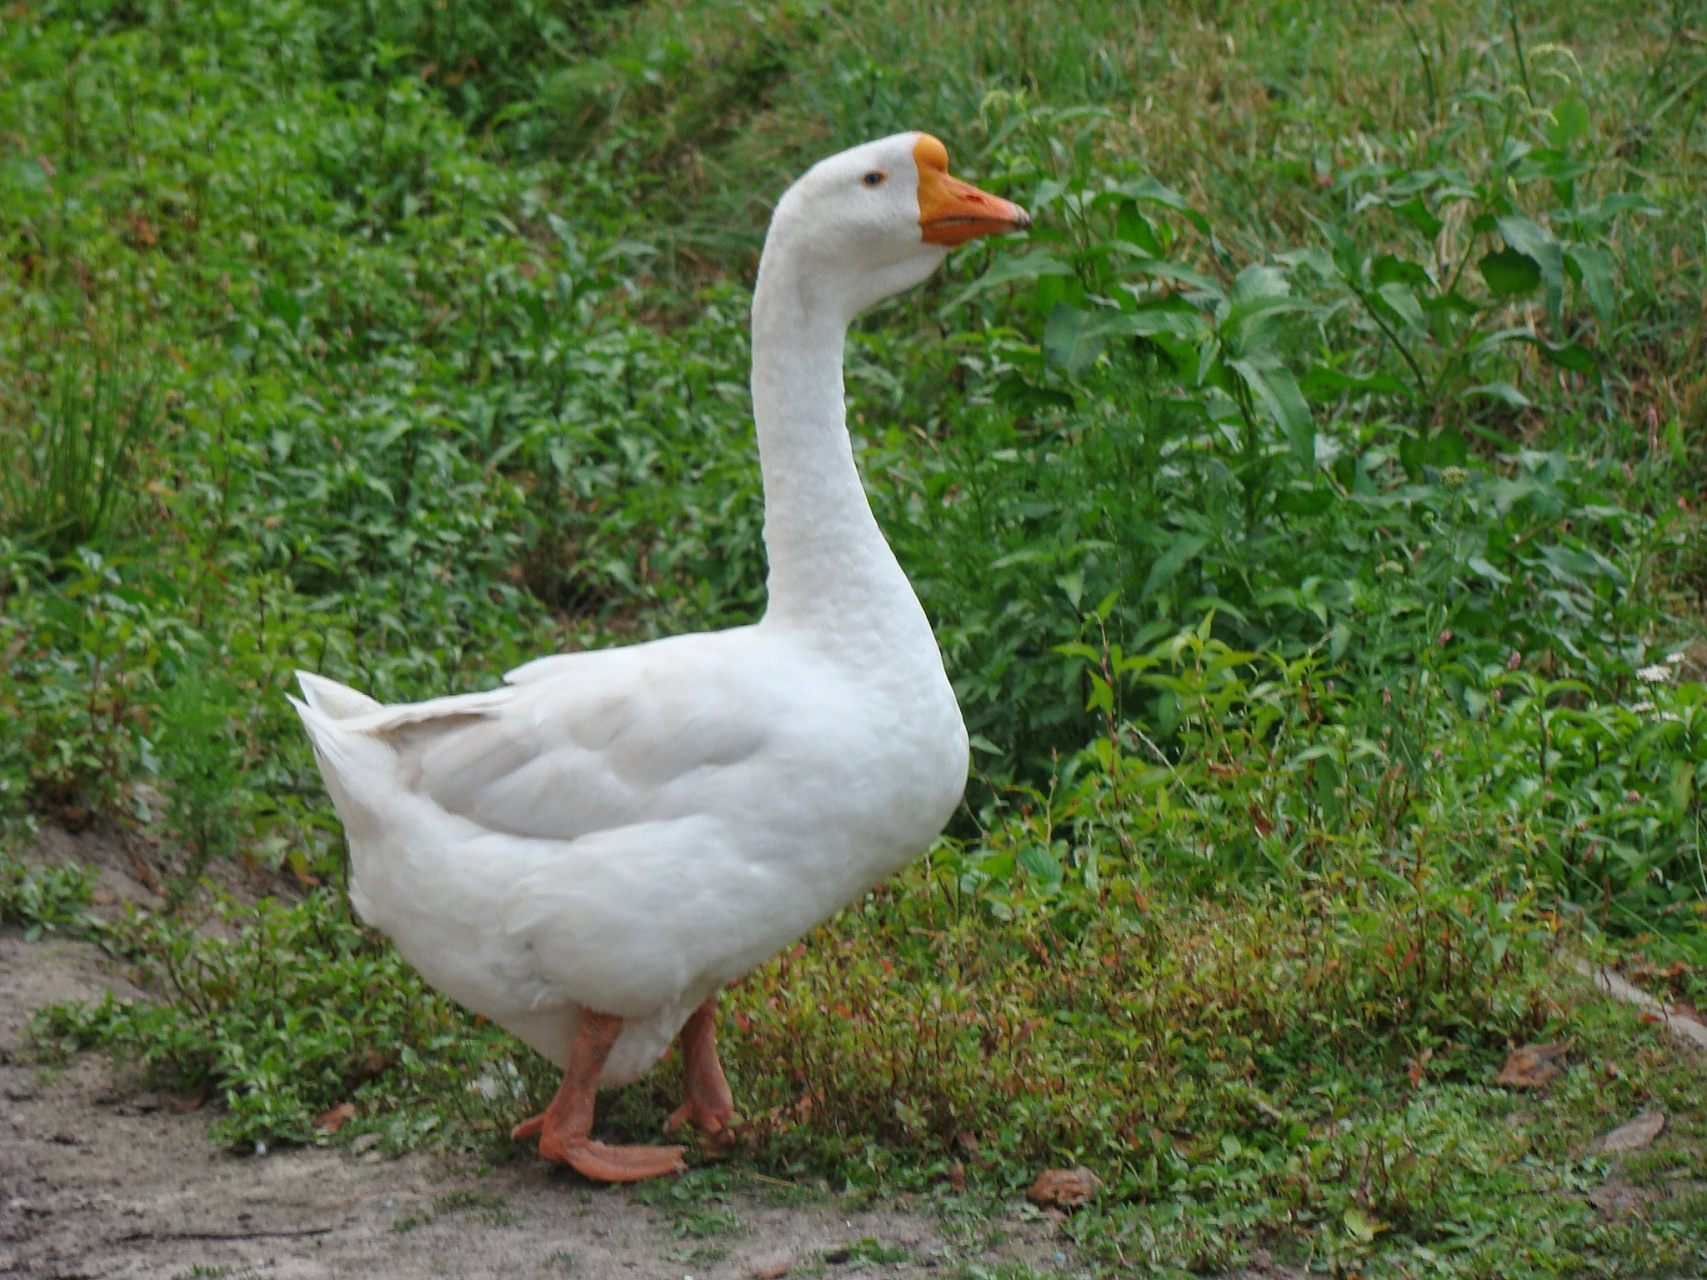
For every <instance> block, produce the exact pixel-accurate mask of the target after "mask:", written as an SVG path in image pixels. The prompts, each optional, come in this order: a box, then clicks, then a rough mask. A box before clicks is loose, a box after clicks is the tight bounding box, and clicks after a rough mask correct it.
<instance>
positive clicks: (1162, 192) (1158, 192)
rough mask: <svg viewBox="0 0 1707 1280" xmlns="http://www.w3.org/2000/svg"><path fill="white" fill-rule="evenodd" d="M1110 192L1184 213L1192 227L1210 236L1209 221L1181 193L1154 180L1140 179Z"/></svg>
mask: <svg viewBox="0 0 1707 1280" xmlns="http://www.w3.org/2000/svg"><path fill="white" fill-rule="evenodd" d="M1110 190H1111V191H1116V192H1119V193H1120V194H1121V195H1123V196H1127V197H1130V198H1131V199H1133V200H1145V201H1148V202H1149V203H1151V204H1159V205H1163V206H1165V207H1166V208H1169V209H1172V210H1173V211H1174V212H1176V213H1183V214H1184V215H1185V216H1186V218H1187V219H1188V220H1189V221H1190V222H1191V225H1192V226H1194V227H1196V228H1197V229H1198V230H1199V231H1201V232H1202V233H1203V234H1204V235H1208V234H1209V219H1208V218H1206V217H1204V216H1203V215H1202V214H1201V213H1199V212H1198V211H1197V210H1196V209H1193V208H1192V207H1191V205H1189V204H1188V203H1186V199H1185V197H1184V196H1182V195H1181V194H1180V193H1179V192H1177V191H1175V190H1173V189H1172V188H1171V187H1164V186H1163V185H1162V184H1161V183H1159V182H1157V181H1156V180H1155V179H1154V178H1140V179H1139V180H1138V181H1136V182H1123V183H1121V184H1120V185H1119V186H1115V187H1111V188H1110Z"/></svg>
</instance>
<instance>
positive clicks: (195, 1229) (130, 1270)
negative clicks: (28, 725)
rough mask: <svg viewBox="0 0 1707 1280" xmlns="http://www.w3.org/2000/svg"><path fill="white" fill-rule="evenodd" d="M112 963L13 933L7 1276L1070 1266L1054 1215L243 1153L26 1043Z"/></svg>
mask: <svg viewBox="0 0 1707 1280" xmlns="http://www.w3.org/2000/svg"><path fill="white" fill-rule="evenodd" d="M102 961H103V957H102V956H101V954H100V952H99V951H98V950H97V949H96V948H94V947H92V946H89V945H87V944H84V943H78V942H70V941H66V940H63V939H51V938H50V939H47V940H44V941H39V942H34V943H29V942H25V941H24V940H23V938H22V936H21V934H20V933H19V932H18V930H16V929H12V928H6V929H0V1276H6V1277H12V1276H27V1277H32V1278H34V1277H41V1278H42V1280H47V1278H49V1277H52V1278H55V1280H72V1278H73V1277H78V1278H82V1277H90V1278H93V1277H114V1278H115V1280H116V1278H118V1277H124V1278H126V1280H129V1278H132V1277H135V1278H138V1280H140V1278H143V1277H147V1278H148V1280H155V1278H158V1280H169V1278H170V1280H177V1278H180V1277H182V1278H184V1280H188V1278H189V1277H192V1276H193V1277H213V1276H221V1277H226V1278H227V1280H246V1278H247V1277H270V1278H276V1280H319V1278H320V1277H345V1276H347V1277H360V1278H362V1280H391V1278H392V1277H395V1278H397V1280H413V1278H415V1277H423V1276H456V1277H461V1278H465V1280H480V1278H482V1277H489V1276H490V1277H500V1276H502V1277H524V1276H526V1277H534V1276H563V1275H568V1274H573V1275H574V1276H576V1277H578V1278H580V1277H593V1278H595V1280H598V1278H603V1277H610V1278H611V1280H684V1278H685V1277H689V1276H692V1277H694V1280H733V1278H734V1277H755V1276H770V1277H774V1276H779V1275H781V1274H783V1269H784V1268H788V1269H790V1270H791V1271H792V1273H793V1274H795V1275H803V1274H816V1275H828V1276H835V1275H837V1274H841V1273H853V1272H855V1271H856V1270H857V1272H858V1273H859V1274H862V1275H863V1274H872V1275H876V1274H882V1275H893V1276H897V1277H901V1276H915V1277H926V1276H932V1277H934V1276H949V1275H960V1274H964V1270H965V1269H964V1267H963V1266H962V1265H961V1264H962V1263H967V1262H978V1263H981V1264H983V1265H984V1266H995V1265H998V1264H1004V1263H1005V1264H1009V1265H1011V1266H1015V1267H1016V1268H1023V1267H1030V1268H1033V1269H1035V1271H1037V1272H1041V1273H1043V1274H1046V1275H1047V1274H1051V1273H1056V1272H1058V1271H1059V1270H1061V1269H1065V1268H1066V1267H1067V1257H1066V1255H1065V1254H1062V1253H1059V1252H1058V1249H1060V1248H1062V1247H1065V1246H1060V1245H1057V1243H1056V1242H1055V1241H1054V1239H1053V1235H1054V1231H1053V1224H1051V1223H1048V1222H1036V1221H1032V1222H1020V1221H1017V1220H1016V1221H1003V1222H1001V1223H999V1224H995V1223H988V1224H983V1226H982V1227H980V1229H979V1230H978V1231H977V1232H971V1231H968V1230H959V1231H957V1230H955V1229H953V1228H952V1227H950V1226H949V1225H947V1224H945V1223H944V1222H943V1221H942V1220H940V1219H939V1218H938V1217H937V1216H936V1215H934V1214H931V1213H929V1212H927V1211H926V1208H925V1207H914V1208H909V1207H908V1206H906V1205H891V1206H888V1207H879V1208H874V1209H868V1210H864V1211H861V1212H846V1211H844V1209H843V1208H842V1206H841V1205H840V1204H839V1202H838V1201H836V1200H835V1199H834V1198H828V1197H819V1198H817V1199H816V1202H814V1203H808V1204H806V1205H804V1206H802V1205H798V1204H796V1205H792V1206H791V1205H788V1204H786V1203H781V1202H779V1201H778V1200H776V1199H774V1198H771V1197H769V1196H767V1195H765V1194H762V1191H763V1188H762V1184H759V1183H757V1182H755V1184H754V1185H755V1188H758V1190H755V1191H754V1192H751V1193H744V1194H736V1195H734V1196H733V1197H731V1198H730V1199H729V1200H728V1201H726V1202H723V1203H719V1204H715V1205H705V1206H699V1209H700V1210H701V1212H700V1213H699V1216H698V1219H697V1220H695V1221H690V1222H687V1223H685V1224H684V1223H683V1222H682V1221H680V1220H677V1221H672V1219H671V1218H670V1217H669V1216H667V1215H665V1214H664V1213H662V1212H661V1211H659V1210H658V1209H656V1208H653V1207H649V1206H647V1205H645V1204H642V1203H639V1202H638V1201H637V1200H636V1199H635V1196H634V1194H633V1193H632V1192H631V1191H624V1190H610V1189H603V1188H598V1187H595V1186H593V1185H592V1184H589V1183H586V1182H584V1181H582V1180H581V1179H579V1178H578V1177H576V1176H575V1175H572V1174H568V1173H565V1172H562V1171H558V1170H554V1169H552V1168H550V1167H548V1166H546V1165H545V1164H543V1163H542V1162H538V1161H523V1162H518V1163H516V1164H515V1165H512V1166H510V1167H506V1168H501V1169H498V1170H495V1171H492V1172H490V1173H489V1174H487V1175H486V1176H480V1175H479V1172H478V1171H477V1170H475V1169H474V1168H472V1167H470V1166H465V1165H459V1164H457V1163H454V1162H452V1161H449V1160H447V1159H445V1158H443V1157H440V1156H438V1155H435V1154H432V1153H425V1152H417V1153H415V1154H413V1155H410V1156H407V1157H405V1158H403V1159H400V1160H389V1159H386V1158H384V1157H382V1156H381V1155H380V1154H379V1153H378V1152H368V1153H366V1154H364V1155H355V1154H352V1153H351V1152H350V1151H348V1150H346V1149H336V1148H333V1149H328V1148H297V1149H289V1150H280V1151H275V1152H272V1153H269V1154H267V1155H265V1156H234V1155H232V1154H230V1153H229V1152H226V1151H222V1150H219V1149H217V1148H215V1147H214V1146H213V1145H212V1144H210V1143H209V1142H208V1140H207V1128H208V1124H209V1123H210V1120H211V1117H210V1116H209V1115H208V1113H207V1112H206V1111H201V1112H192V1113H191V1114H188V1115H177V1114H174V1113H173V1112H172V1110H171V1109H170V1108H169V1107H167V1106H165V1105H164V1103H163V1100H162V1099H161V1098H158V1097H155V1096H153V1095H151V1094H149V1093H147V1092H145V1091H141V1090H139V1089H138V1087H137V1086H136V1083H135V1081H134V1079H133V1078H127V1076H126V1075H125V1073H124V1071H123V1070H121V1069H115V1068H114V1067H113V1066H112V1065H111V1064H110V1063H109V1062H108V1061H107V1060H106V1059H105V1058H104V1057H101V1056H99V1055H86V1056H84V1057H82V1058H79V1059H77V1060H75V1061H74V1062H72V1063H71V1064H69V1065H68V1066H66V1067H64V1068H63V1069H58V1070H52V1069H44V1068H42V1067H41V1066H39V1065H38V1064H37V1063H36V1062H34V1061H33V1055H32V1054H31V1053H30V1052H29V1051H28V1050H27V1048H25V1047H24V1046H22V1045H21V1043H20V1038H19V1037H20V1032H21V1030H22V1028H23V1026H24V1024H25V1023H26V1022H27V1020H28V1017H29V1014H30V1012H31V1011H32V1010H34V1009H36V1008H39V1007H40V1006H42V1005H44V1004H47V1003H50V1002H53V1001H56V1000H64V999H69V998H74V997H76V998H86V997H90V996H96V995H98V994H99V993H100V992H101V991H103V990H107V989H115V990H116V991H117V992H118V994H120V995H126V994H129V992H128V991H127V990H126V989H125V984H124V983H123V981H122V979H118V978H116V977H115V976H114V975H112V974H110V973H108V972H106V971H105V970H104V968H103V965H102ZM684 1225H686V1226H695V1227H697V1228H698V1229H699V1231H700V1232H701V1234H699V1235H695V1234H693V1233H691V1232H689V1231H686V1230H684V1229H683V1227H684ZM995 1226H999V1227H1000V1228H1001V1231H1000V1232H999V1233H997V1234H999V1235H1003V1236H1005V1237H1006V1239H1005V1240H1003V1241H1002V1242H1001V1243H999V1244H996V1243H992V1242H991V1240H990V1236H991V1232H990V1231H989V1228H990V1227H995ZM862 1241H870V1242H874V1243H871V1244H865V1245H862V1244H861V1242H862ZM1018 1274H1021V1275H1023V1274H1025V1272H1024V1271H1023V1270H1019V1271H1018Z"/></svg>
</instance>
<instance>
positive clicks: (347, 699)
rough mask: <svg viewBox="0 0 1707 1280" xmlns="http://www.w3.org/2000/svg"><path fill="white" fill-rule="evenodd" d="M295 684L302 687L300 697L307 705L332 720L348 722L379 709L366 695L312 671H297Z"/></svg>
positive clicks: (378, 705) (377, 704) (376, 703)
mask: <svg viewBox="0 0 1707 1280" xmlns="http://www.w3.org/2000/svg"><path fill="white" fill-rule="evenodd" d="M296 682H297V683H298V684H299V685H301V686H302V696H303V697H304V698H305V699H306V700H307V702H308V705H309V706H311V707H313V708H314V709H315V710H316V711H318V712H320V714H321V715H323V716H326V717H328V718H329V719H332V720H348V719H350V718H351V717H353V716H365V715H367V714H368V713H369V712H372V711H378V710H379V709H380V704H379V703H378V702H375V701H374V700H373V699H372V698H370V697H368V696H367V694H365V693H357V692H356V691H355V690H354V689H352V688H350V687H349V686H348V685H343V684H339V683H338V682H337V681H336V680H328V679H327V678H326V677H325V676H317V675H315V674H314V673H313V672H312V671H298V672H297V673H296Z"/></svg>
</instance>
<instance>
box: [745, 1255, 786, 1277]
mask: <svg viewBox="0 0 1707 1280" xmlns="http://www.w3.org/2000/svg"><path fill="white" fill-rule="evenodd" d="M789 1266H790V1264H789V1262H788V1261H787V1260H786V1259H784V1260H783V1261H781V1262H766V1263H761V1264H760V1265H758V1266H756V1267H754V1268H753V1280H782V1277H784V1276H785V1275H787V1274H788V1271H789Z"/></svg>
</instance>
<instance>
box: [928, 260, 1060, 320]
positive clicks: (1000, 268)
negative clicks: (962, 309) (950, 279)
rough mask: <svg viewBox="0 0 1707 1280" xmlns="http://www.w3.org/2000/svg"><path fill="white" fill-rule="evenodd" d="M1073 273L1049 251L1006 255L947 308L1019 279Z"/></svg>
mask: <svg viewBox="0 0 1707 1280" xmlns="http://www.w3.org/2000/svg"><path fill="white" fill-rule="evenodd" d="M1072 274H1073V268H1072V267H1070V266H1068V265H1067V264H1066V263H1065V262H1062V261H1061V260H1060V259H1059V258H1057V257H1055V256H1054V255H1053V254H1052V253H1050V252H1049V250H1047V249H1033V250H1031V251H1030V252H1028V253H1022V254H1019V255H1017V256H1013V255H1007V254H1004V255H1003V256H1002V257H1000V258H998V259H996V261H995V263H994V264H993V265H992V266H991V267H990V269H989V270H988V271H986V272H985V273H984V274H983V275H981V276H979V277H978V278H977V279H976V280H974V281H973V282H972V283H971V284H970V285H968V286H967V287H966V288H965V289H962V290H961V291H960V293H959V294H958V295H956V297H955V299H954V301H952V302H950V303H949V304H948V305H949V306H950V307H957V306H959V305H961V304H962V303H964V302H968V301H970V300H971V299H973V298H975V297H977V296H978V295H979V294H981V293H984V292H986V291H988V290H990V289H994V288H996V287H998V286H999V285H1004V284H1012V283H1013V282H1014V281H1016V280H1036V279H1038V278H1040V277H1043V276H1070V275H1072Z"/></svg>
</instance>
